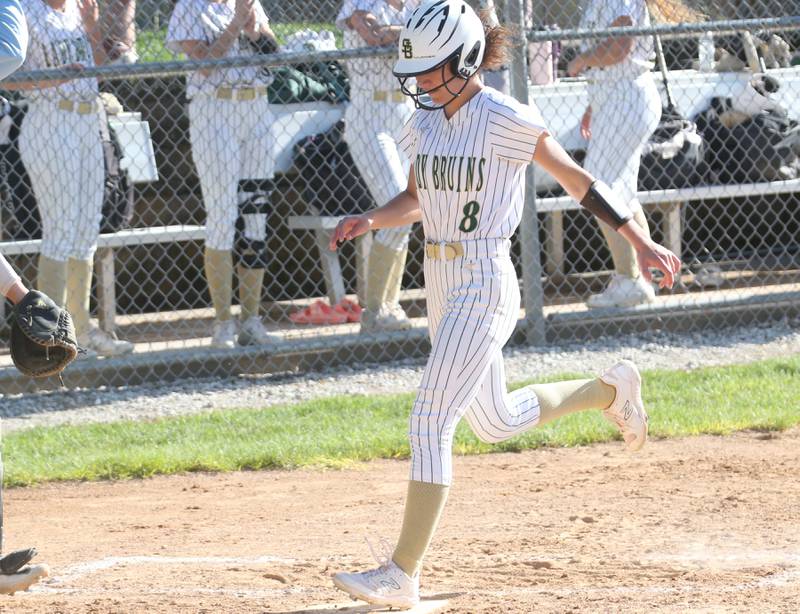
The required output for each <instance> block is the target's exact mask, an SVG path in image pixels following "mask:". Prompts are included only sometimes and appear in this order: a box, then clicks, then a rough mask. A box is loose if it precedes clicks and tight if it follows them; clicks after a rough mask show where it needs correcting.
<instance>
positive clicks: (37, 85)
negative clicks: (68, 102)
mask: <svg viewBox="0 0 800 614" xmlns="http://www.w3.org/2000/svg"><path fill="white" fill-rule="evenodd" d="M58 68H60V69H61V70H63V71H64V72H74V73H79V72H81V71H82V70H83V68H84V66H83V64H65V65H63V66H59V67H58ZM74 78H75V77H69V78H66V79H41V80H39V81H17V82H16V83H3V89H4V90H12V91H14V90H21V91H26V90H43V89H45V88H48V87H58V86H59V85H63V84H64V83H68V82H69V81H72V80H73V79H74Z"/></svg>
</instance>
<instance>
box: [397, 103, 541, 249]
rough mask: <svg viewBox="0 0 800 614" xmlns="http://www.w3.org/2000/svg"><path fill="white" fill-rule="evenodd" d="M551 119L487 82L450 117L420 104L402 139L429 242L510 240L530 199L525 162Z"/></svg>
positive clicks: (401, 144) (400, 143) (400, 142)
mask: <svg viewBox="0 0 800 614" xmlns="http://www.w3.org/2000/svg"><path fill="white" fill-rule="evenodd" d="M546 131H547V130H546V128H545V125H544V120H543V119H542V115H541V113H540V112H539V110H538V109H537V108H536V107H535V106H533V105H523V104H520V103H519V102H518V101H517V100H515V99H514V98H511V97H510V96H506V95H505V94H502V93H500V92H498V91H497V90H494V89H492V88H488V87H485V88H483V90H481V91H480V92H479V93H478V94H476V95H475V96H474V97H473V98H472V99H471V100H470V101H469V102H468V103H467V104H465V105H464V106H463V107H461V108H460V109H459V110H458V111H457V112H456V113H455V115H453V117H451V118H450V119H449V120H448V119H447V118H446V117H445V114H444V111H442V110H438V111H425V110H421V109H420V110H417V111H416V112H415V113H414V115H413V116H412V117H411V119H410V120H409V122H408V123H407V124H406V126H405V128H404V131H403V135H402V137H401V138H400V140H399V142H398V144H399V145H400V147H401V148H402V149H403V150H404V151H405V153H406V155H407V157H408V158H409V159H410V160H411V161H412V164H413V169H414V173H415V177H416V185H417V196H418V199H419V204H420V209H421V211H422V224H423V228H424V229H425V237H426V238H427V239H428V240H430V241H437V242H438V241H466V240H472V239H500V238H510V237H511V235H512V234H514V231H515V230H516V229H517V227H518V226H519V222H520V218H521V216H522V207H523V205H524V203H525V167H526V166H527V165H528V164H529V163H530V162H531V161H532V159H533V153H534V151H535V149H536V144H537V142H538V140H539V136H540V135H541V134H542V133H544V132H546Z"/></svg>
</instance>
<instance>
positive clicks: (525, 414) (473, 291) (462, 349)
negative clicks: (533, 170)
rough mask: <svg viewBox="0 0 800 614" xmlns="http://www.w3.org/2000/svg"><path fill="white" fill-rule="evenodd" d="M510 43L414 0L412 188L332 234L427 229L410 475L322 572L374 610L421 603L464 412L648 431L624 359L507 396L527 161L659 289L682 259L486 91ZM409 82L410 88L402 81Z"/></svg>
mask: <svg viewBox="0 0 800 614" xmlns="http://www.w3.org/2000/svg"><path fill="white" fill-rule="evenodd" d="M508 44H509V37H508V31H507V30H505V29H504V28H502V27H500V26H498V27H490V26H486V25H484V24H483V23H482V22H481V20H480V18H478V16H477V15H476V14H475V12H474V11H473V10H472V9H471V8H469V6H468V5H466V4H465V3H464V2H463V0H426V1H425V2H424V3H422V4H421V5H420V6H419V8H417V9H416V10H415V11H414V13H413V14H412V15H411V17H410V19H409V20H408V21H407V22H406V25H405V27H404V28H403V30H402V32H401V33H400V41H399V59H398V61H397V62H396V64H395V66H394V74H395V75H396V76H397V77H398V78H399V79H400V83H401V87H402V88H403V90H404V91H405V92H406V93H407V94H408V95H409V96H411V97H412V98H413V99H414V100H415V102H416V104H417V105H418V106H419V107H420V110H418V111H416V112H415V113H414V115H413V116H412V118H411V120H410V121H409V122H408V124H407V125H406V128H405V131H404V135H403V137H402V138H401V139H400V145H401V147H403V149H404V150H405V152H406V155H407V157H408V158H409V159H410V160H412V165H411V171H410V176H409V181H408V185H407V187H406V189H405V190H404V191H402V192H400V193H399V194H397V195H396V196H395V197H394V198H392V199H391V200H390V201H389V202H388V203H386V204H385V205H383V206H382V207H380V208H378V209H374V210H372V211H369V212H367V213H365V214H363V215H359V216H351V217H347V218H344V219H343V220H342V221H341V222H340V223H339V225H338V226H337V228H336V230H335V232H334V233H333V236H332V239H331V245H330V247H331V249H336V246H337V245H338V244H339V243H340V242H342V241H345V240H349V239H353V238H354V237H357V236H359V235H362V234H364V233H365V232H367V231H369V230H370V229H380V228H394V227H401V226H406V225H408V224H411V223H413V222H416V221H420V220H421V221H422V225H423V229H424V231H425V237H426V244H425V262H424V271H425V287H426V293H427V308H428V322H429V327H430V337H431V343H432V349H431V354H430V357H429V358H428V362H427V365H426V367H425V372H424V374H423V377H422V383H421V385H420V388H419V391H418V393H417V397H416V400H415V401H414V405H413V409H412V413H411V418H410V422H409V439H410V444H411V475H410V481H409V487H408V495H407V499H406V506H405V515H404V519H403V526H402V529H401V531H400V537H399V540H398V542H397V546H396V548H395V549H394V552H393V553H392V554H391V555H390V556H387V557H386V560H383V561H380V563H381V564H380V566H379V567H378V568H377V569H372V570H369V571H365V572H360V573H338V574H336V575H335V576H334V578H333V581H334V584H335V585H336V586H337V587H338V588H340V589H341V590H343V591H345V592H347V593H349V594H350V595H351V596H353V597H355V598H358V599H363V600H365V601H368V602H369V603H373V604H377V605H384V606H392V607H398V608H409V607H413V606H414V605H415V604H416V603H418V601H419V572H420V568H421V566H422V559H423V556H424V555H425V552H426V550H427V548H428V545H429V543H430V540H431V538H432V536H433V533H434V530H435V529H436V525H437V523H438V521H439V517H440V515H441V512H442V509H443V507H444V504H445V501H446V499H447V494H448V490H449V487H450V483H451V481H452V441H453V434H454V431H455V428H456V425H457V424H458V422H459V421H460V419H461V418H462V417H466V419H467V421H468V423H469V425H470V426H471V427H472V430H473V431H474V432H475V434H476V435H477V436H478V437H479V438H480V439H481V440H482V441H486V442H491V443H496V442H500V441H504V440H506V439H508V438H510V437H513V436H515V435H518V434H520V433H522V432H524V431H526V430H528V429H531V428H533V427H535V426H537V425H540V424H544V423H546V422H550V421H552V420H555V419H556V418H559V417H561V416H564V415H566V414H569V413H573V412H577V411H584V410H590V409H601V410H602V411H603V415H604V416H605V417H606V418H607V419H608V420H610V421H611V422H613V423H614V424H615V425H616V426H617V427H618V428H619V429H620V431H621V433H622V437H623V439H624V440H625V443H626V445H627V447H628V449H629V450H638V449H640V448H641V447H642V446H643V445H644V443H645V441H646V439H647V414H646V412H645V409H644V406H643V403H642V397H641V378H640V376H639V372H638V370H637V369H636V366H635V365H634V364H633V363H631V362H629V361H625V360H623V361H620V362H619V363H617V364H616V365H614V366H612V367H611V368H609V369H608V370H606V371H605V372H604V373H603V374H602V375H601V376H600V377H599V378H596V379H584V380H571V381H564V382H557V383H552V384H535V385H533V386H527V387H525V388H522V389H520V390H516V391H514V392H512V393H508V392H507V391H506V382H505V373H504V369H503V354H502V349H503V346H504V345H505V343H506V341H508V338H509V337H510V335H511V333H512V331H513V330H514V327H515V325H516V322H517V317H518V314H519V308H520V292H519V283H518V280H517V276H516V273H515V271H514V266H513V264H512V262H511V258H510V256H509V250H510V245H511V236H512V234H513V233H514V231H515V230H516V228H517V226H518V225H519V222H520V215H521V211H522V207H523V204H524V200H525V199H524V194H525V167H526V166H527V165H528V164H530V163H531V162H537V163H538V164H540V165H541V166H542V167H543V168H544V169H545V170H546V171H547V172H549V173H550V174H551V175H552V176H553V177H554V178H555V179H556V180H557V181H558V182H559V183H560V184H561V185H562V186H563V187H564V189H565V190H566V191H567V192H568V193H569V194H570V195H571V196H572V197H573V198H575V199H576V200H578V201H580V203H581V205H583V206H584V207H585V208H586V209H587V210H589V211H590V212H591V213H593V214H594V215H595V216H596V217H598V218H599V219H601V220H603V221H604V222H606V223H607V224H609V225H610V226H611V227H612V228H615V229H616V230H617V231H618V232H619V233H620V234H621V235H622V236H623V237H625V239H626V240H627V241H628V242H630V244H631V245H632V246H633V248H634V250H636V254H637V257H638V262H639V265H640V267H641V270H642V274H643V275H644V276H645V278H647V279H649V278H650V277H651V274H650V269H651V268H655V269H658V270H659V271H661V272H662V273H663V278H662V280H661V282H660V285H661V286H663V287H668V286H671V285H672V283H673V281H674V279H675V274H676V273H677V271H678V270H679V268H680V260H679V259H678V257H677V256H676V255H675V254H673V253H672V252H670V251H669V250H668V249H666V248H664V247H662V246H660V245H658V244H656V243H654V242H653V241H652V240H651V239H650V238H649V237H648V236H647V234H646V233H645V232H644V231H643V230H642V227H641V226H639V225H638V224H637V223H636V222H635V221H634V220H633V215H632V213H631V211H630V209H629V208H628V206H627V205H626V204H625V203H624V202H622V201H621V200H620V199H618V198H617V197H616V195H615V194H613V192H611V190H610V189H609V188H608V186H606V185H605V184H603V183H602V182H600V181H597V180H596V179H595V178H594V177H593V176H592V175H590V174H589V173H588V172H586V171H585V170H583V169H582V168H581V167H580V166H578V165H577V164H576V163H575V162H574V161H573V160H572V158H570V157H569V155H567V154H566V152H565V151H564V150H563V148H562V147H561V146H560V145H559V144H558V143H557V142H556V141H555V139H553V138H552V137H551V136H550V135H549V134H548V132H547V129H546V127H545V126H544V122H543V121H542V117H541V115H540V113H539V111H538V109H537V108H536V107H535V106H533V105H522V104H520V103H519V102H517V101H516V100H514V99H513V98H511V97H509V96H505V95H503V94H501V93H499V92H497V91H496V90H493V89H491V88H487V87H484V85H483V83H482V81H481V77H480V70H481V69H490V68H495V67H497V66H500V65H501V64H502V63H503V61H504V59H505V57H506V55H507V48H508ZM411 78H415V79H416V84H417V89H416V91H412V90H411V89H410V88H408V87H407V86H406V83H407V81H408V80H409V79H411ZM609 154H610V155H613V152H609ZM387 555H388V553H387Z"/></svg>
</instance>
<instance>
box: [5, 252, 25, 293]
mask: <svg viewBox="0 0 800 614" xmlns="http://www.w3.org/2000/svg"><path fill="white" fill-rule="evenodd" d="M27 292H28V290H27V288H25V286H24V285H23V283H22V281H21V280H20V278H19V275H18V274H17V272H16V271H15V270H14V269H13V267H12V266H11V265H10V264H9V262H8V260H6V259H5V257H3V256H2V255H0V293H2V295H3V296H5V297H8V299H9V300H10V301H11V302H12V303H14V304H16V303H18V302H19V301H20V299H21V298H22V297H23V296H25V294H27Z"/></svg>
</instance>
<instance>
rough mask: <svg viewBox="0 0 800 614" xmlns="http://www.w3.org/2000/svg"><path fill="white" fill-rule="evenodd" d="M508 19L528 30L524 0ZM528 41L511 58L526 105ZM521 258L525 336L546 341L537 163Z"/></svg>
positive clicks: (513, 4) (529, 186) (515, 92)
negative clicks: (538, 215) (537, 207)
mask: <svg viewBox="0 0 800 614" xmlns="http://www.w3.org/2000/svg"><path fill="white" fill-rule="evenodd" d="M506 21H507V22H508V23H509V24H513V25H515V26H516V27H517V28H519V31H520V32H522V33H523V35H524V33H525V27H524V25H525V19H524V13H523V4H522V1H521V0H509V1H508V2H507V4H506ZM526 49H527V42H526V41H525V40H523V41H520V44H516V45H514V47H513V49H512V58H511V94H512V96H514V98H516V99H517V100H519V101H520V102H521V103H523V104H528V70H527V61H526V57H525V56H526V53H525V52H526ZM520 258H521V265H522V305H523V307H524V308H525V339H526V341H527V342H528V343H529V344H531V345H543V344H544V343H545V333H546V331H545V321H544V308H543V300H542V297H543V290H542V265H541V246H540V244H539V221H538V218H537V215H536V185H535V180H534V175H533V166H532V165H530V164H529V165H528V168H527V169H526V171H525V207H524V208H523V210H522V221H521V223H520Z"/></svg>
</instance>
